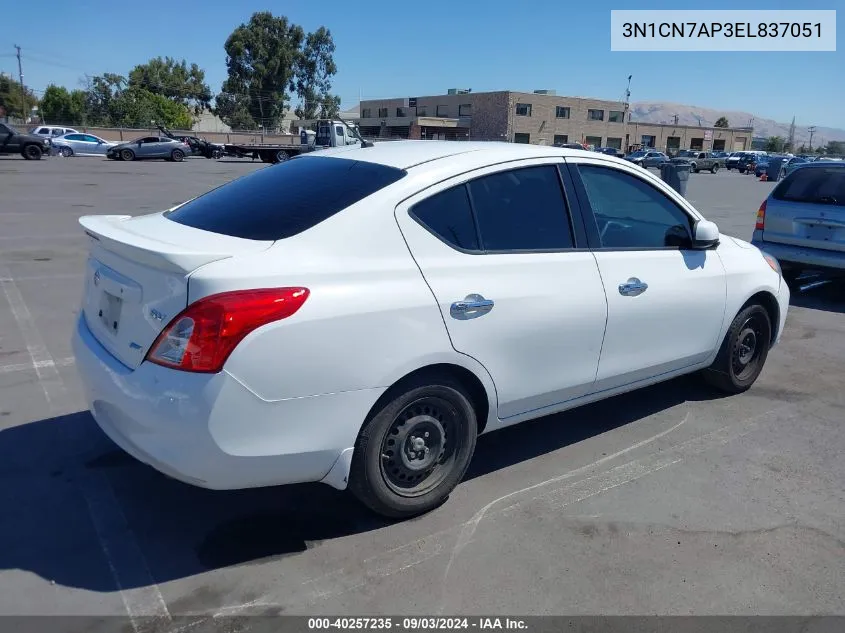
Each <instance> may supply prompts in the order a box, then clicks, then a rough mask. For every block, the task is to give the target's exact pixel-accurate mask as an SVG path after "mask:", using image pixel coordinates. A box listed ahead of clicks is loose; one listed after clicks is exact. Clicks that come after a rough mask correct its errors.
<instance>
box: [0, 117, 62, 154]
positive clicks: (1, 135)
mask: <svg viewBox="0 0 845 633" xmlns="http://www.w3.org/2000/svg"><path fill="white" fill-rule="evenodd" d="M49 151H50V142H49V141H48V140H47V139H45V138H42V137H40V136H35V135H34V134H21V133H20V132H18V131H17V130H16V129H15V128H13V127H12V126H11V125H9V124H8V123H0V154H20V155H21V156H23V157H24V158H26V159H27V160H40V159H41V156H43V155H44V154H45V153H46V152H49Z"/></svg>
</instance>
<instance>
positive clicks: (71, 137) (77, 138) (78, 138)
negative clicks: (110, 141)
mask: <svg viewBox="0 0 845 633" xmlns="http://www.w3.org/2000/svg"><path fill="white" fill-rule="evenodd" d="M65 138H66V139H67V140H69V141H87V140H88V139H87V138H85V137H84V136H83V135H82V134H68V135H67V136H65Z"/></svg>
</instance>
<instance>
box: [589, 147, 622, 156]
mask: <svg viewBox="0 0 845 633" xmlns="http://www.w3.org/2000/svg"><path fill="white" fill-rule="evenodd" d="M595 151H597V152H599V153H600V154H607V155H608V156H616V157H617V158H625V152H623V151H622V150H621V149H616V148H615V147H597V148H596V149H595Z"/></svg>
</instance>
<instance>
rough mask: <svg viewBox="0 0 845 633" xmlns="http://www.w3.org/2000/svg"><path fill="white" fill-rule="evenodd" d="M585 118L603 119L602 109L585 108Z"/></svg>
mask: <svg viewBox="0 0 845 633" xmlns="http://www.w3.org/2000/svg"><path fill="white" fill-rule="evenodd" d="M587 119H588V120H590V121H604V110H587Z"/></svg>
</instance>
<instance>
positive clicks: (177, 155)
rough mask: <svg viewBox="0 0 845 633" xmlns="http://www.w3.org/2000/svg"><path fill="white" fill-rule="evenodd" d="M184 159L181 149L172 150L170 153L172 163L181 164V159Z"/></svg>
mask: <svg viewBox="0 0 845 633" xmlns="http://www.w3.org/2000/svg"><path fill="white" fill-rule="evenodd" d="M184 158H185V152H183V151H182V150H181V149H174V150H173V151H172V152H171V153H170V159H171V160H172V161H173V162H174V163H181V162H182V159H184Z"/></svg>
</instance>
